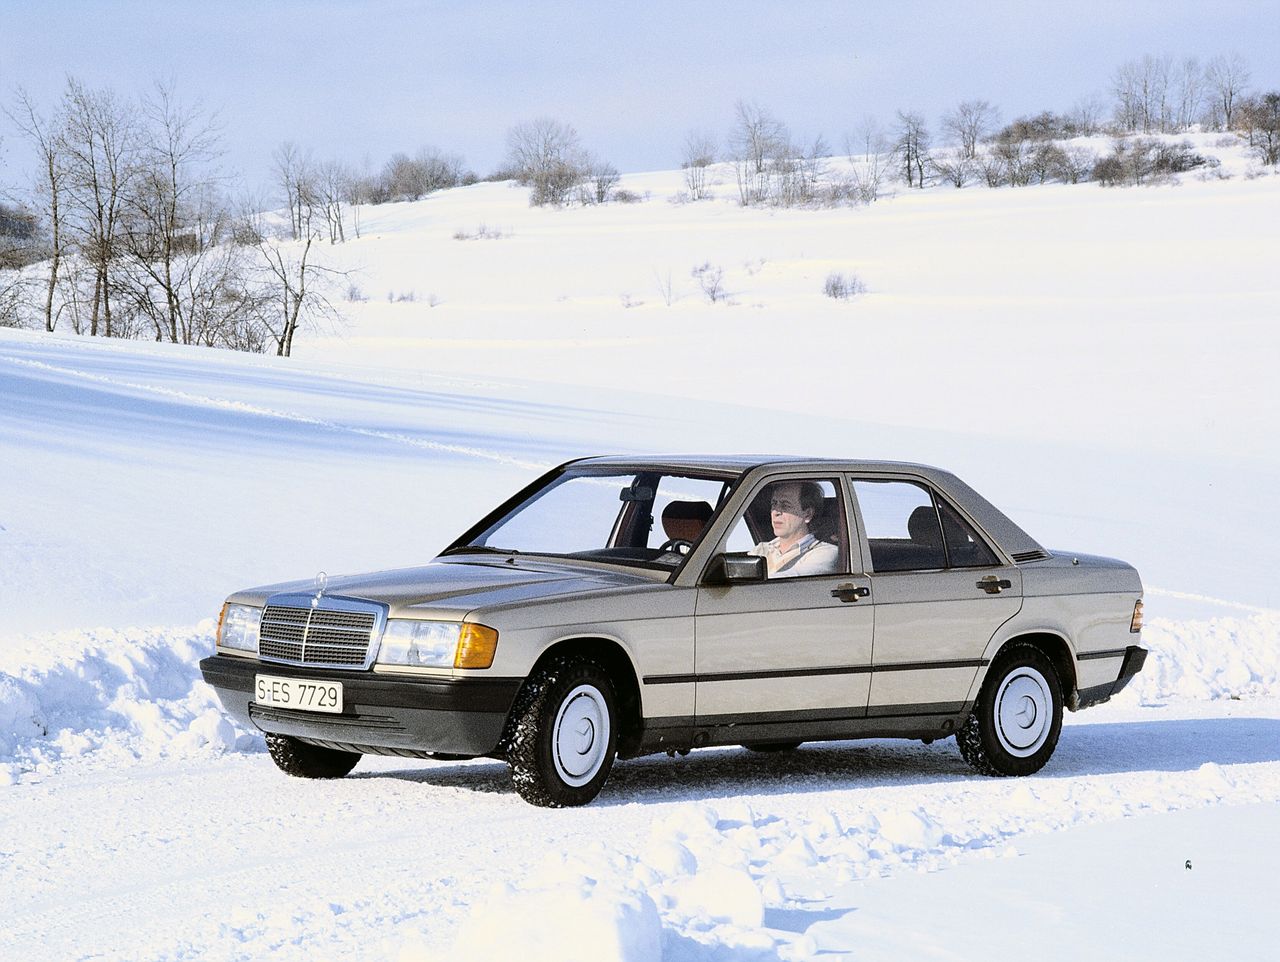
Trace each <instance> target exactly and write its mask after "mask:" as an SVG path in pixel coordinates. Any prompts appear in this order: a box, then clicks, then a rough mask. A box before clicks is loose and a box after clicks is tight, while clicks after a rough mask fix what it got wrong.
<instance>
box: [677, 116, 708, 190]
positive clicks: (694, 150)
mask: <svg viewBox="0 0 1280 962" xmlns="http://www.w3.org/2000/svg"><path fill="white" fill-rule="evenodd" d="M715 162H716V141H715V138H714V137H712V136H711V135H710V134H708V133H706V132H704V131H700V130H691V131H689V132H688V133H687V134H685V136H684V144H683V145H682V148H681V151H680V169H681V170H683V171H684V183H685V186H686V187H688V188H689V197H690V198H692V199H693V200H702V198H704V197H706V196H707V168H708V167H710V166H711V165H712V164H714V163H715Z"/></svg>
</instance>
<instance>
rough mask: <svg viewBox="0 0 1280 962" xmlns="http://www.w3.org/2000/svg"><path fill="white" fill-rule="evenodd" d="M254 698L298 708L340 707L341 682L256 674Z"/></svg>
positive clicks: (334, 710) (336, 709)
mask: <svg viewBox="0 0 1280 962" xmlns="http://www.w3.org/2000/svg"><path fill="white" fill-rule="evenodd" d="M253 700H254V701H255V702H257V703H258V704H259V705H270V706H271V707H272V708H297V709H300V710H302V711H327V712H332V713H333V714H337V713H339V712H341V711H342V682H340V681H313V680H310V679H306V678H281V677H280V676H278V675H257V676H255V678H254V684H253Z"/></svg>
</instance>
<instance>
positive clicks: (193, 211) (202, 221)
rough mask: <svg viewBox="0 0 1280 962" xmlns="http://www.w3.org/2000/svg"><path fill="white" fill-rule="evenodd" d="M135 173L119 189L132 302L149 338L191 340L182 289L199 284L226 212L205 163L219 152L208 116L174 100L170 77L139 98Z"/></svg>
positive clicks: (187, 290) (188, 303) (192, 331)
mask: <svg viewBox="0 0 1280 962" xmlns="http://www.w3.org/2000/svg"><path fill="white" fill-rule="evenodd" d="M140 120H141V121H142V126H141V127H140V137H141V147H140V150H139V155H138V163H137V175H136V176H135V177H134V180H133V184H132V185H131V189H130V191H129V194H128V196H127V207H126V211H127V216H126V218H125V221H124V228H123V240H124V250H125V252H126V253H127V254H128V255H129V258H130V267H131V268H132V271H131V275H126V276H131V277H132V279H133V280H134V281H135V283H134V284H132V285H131V288H132V289H131V291H130V293H131V297H132V303H133V306H134V307H135V309H136V310H138V311H139V312H141V313H142V314H144V315H145V316H147V317H149V318H150V320H151V321H152V323H153V325H154V327H155V329H156V337H157V339H168V340H170V341H172V342H173V343H175V344H176V343H182V344H191V343H193V342H194V340H195V339H196V337H197V333H196V327H195V325H194V323H193V318H192V317H191V314H190V312H189V311H188V307H198V306H199V301H198V299H197V302H196V303H195V304H193V303H192V301H190V300H189V299H188V294H189V293H190V292H191V291H193V290H194V289H196V288H198V287H200V286H201V285H199V284H197V283H195V281H196V278H197V277H199V276H200V275H201V274H202V268H203V266H204V265H203V261H204V260H205V258H206V257H207V256H209V254H210V252H211V251H212V249H213V248H214V247H215V246H216V245H217V244H218V243H219V242H220V241H221V240H222V239H223V238H222V235H223V233H224V228H225V226H226V219H227V215H226V213H225V209H224V207H223V205H222V204H221V201H220V198H218V197H217V186H218V180H217V176H216V174H215V173H214V172H213V170H212V169H211V165H212V163H213V161H214V160H215V159H216V158H217V157H218V155H219V147H218V142H217V137H218V127H217V123H216V120H215V119H214V118H212V117H209V116H206V115H205V114H204V113H203V111H202V110H201V108H200V107H199V105H195V106H187V105H184V104H182V103H180V102H179V101H178V99H177V97H176V95H175V91H174V87H173V84H172V83H171V82H158V83H157V84H156V85H155V89H154V91H153V93H152V95H151V96H150V97H148V98H147V99H145V100H144V101H143V102H142V111H141V115H140Z"/></svg>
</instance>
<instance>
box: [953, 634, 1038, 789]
mask: <svg viewBox="0 0 1280 962" xmlns="http://www.w3.org/2000/svg"><path fill="white" fill-rule="evenodd" d="M1061 732H1062V683H1061V682H1060V681H1059V680H1058V673H1057V672H1056V671H1055V670H1054V667H1053V662H1052V661H1050V660H1049V657H1048V656H1047V655H1046V654H1044V652H1042V651H1040V649H1038V648H1035V647H1033V646H1031V645H1026V644H1014V645H1010V646H1009V647H1007V648H1005V649H1004V650H1002V651H1001V652H1000V654H999V655H997V656H996V659H995V661H994V662H992V664H991V670H990V671H989V673H988V674H987V680H986V682H985V683H984V684H983V686H982V692H981V694H980V695H979V696H978V703H977V704H976V705H974V708H973V712H972V714H970V715H969V717H968V718H967V719H965V722H964V724H963V725H961V726H960V730H959V731H958V732H956V741H957V743H959V745H960V754H961V755H963V756H964V759H965V761H967V762H968V763H969V764H970V765H972V766H973V767H974V768H975V769H977V770H978V771H979V772H981V773H982V774H984V775H1030V774H1032V773H1034V772H1038V771H1039V770H1040V769H1041V768H1043V767H1044V765H1045V763H1046V762H1048V761H1049V758H1050V756H1051V755H1053V750H1054V749H1055V748H1056V747H1057V745H1058V736H1059V735H1060V734H1061Z"/></svg>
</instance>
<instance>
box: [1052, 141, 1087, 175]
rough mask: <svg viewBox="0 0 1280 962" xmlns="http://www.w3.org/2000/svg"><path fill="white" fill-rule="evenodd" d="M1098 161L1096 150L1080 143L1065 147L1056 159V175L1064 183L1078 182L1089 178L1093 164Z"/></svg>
mask: <svg viewBox="0 0 1280 962" xmlns="http://www.w3.org/2000/svg"><path fill="white" fill-rule="evenodd" d="M1097 162H1098V154H1097V152H1096V151H1092V150H1090V149H1089V148H1088V147H1081V146H1080V145H1079V144H1069V145H1068V146H1066V147H1063V148H1062V149H1061V150H1060V151H1059V153H1058V156H1057V157H1056V158H1055V159H1054V168H1053V173H1054V176H1055V177H1057V178H1058V179H1059V180H1061V181H1062V182H1063V183H1064V184H1078V183H1080V182H1081V181H1085V180H1088V179H1089V174H1090V173H1091V172H1092V171H1093V166H1094V164H1096V163H1097Z"/></svg>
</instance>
